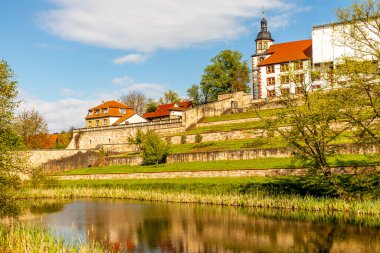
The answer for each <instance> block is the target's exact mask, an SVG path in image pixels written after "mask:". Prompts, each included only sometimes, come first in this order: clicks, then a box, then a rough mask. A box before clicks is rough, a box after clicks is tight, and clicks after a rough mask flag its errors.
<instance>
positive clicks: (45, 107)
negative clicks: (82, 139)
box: [17, 76, 166, 133]
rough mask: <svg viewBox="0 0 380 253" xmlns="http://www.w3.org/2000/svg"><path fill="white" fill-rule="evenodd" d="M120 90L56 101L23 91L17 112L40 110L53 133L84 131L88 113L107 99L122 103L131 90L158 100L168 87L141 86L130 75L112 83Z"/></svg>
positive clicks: (69, 91) (73, 92) (21, 91)
mask: <svg viewBox="0 0 380 253" xmlns="http://www.w3.org/2000/svg"><path fill="white" fill-rule="evenodd" d="M112 83H113V84H116V85H117V87H113V88H112V87H109V89H107V90H102V91H98V92H97V93H96V94H94V95H93V96H92V98H91V99H87V100H84V99H76V98H64V99H58V100H56V101H45V100H43V99H41V98H39V97H37V96H33V95H30V94H28V93H26V92H25V91H23V90H22V89H21V90H20V91H19V100H21V103H20V106H19V108H18V110H17V113H20V112H22V111H24V110H31V109H33V108H34V109H36V110H37V111H38V112H39V113H41V114H42V115H43V116H44V117H45V119H46V120H47V122H48V126H49V131H50V132H51V133H54V132H61V131H62V130H65V131H67V130H68V129H69V128H70V127H72V126H74V127H75V128H82V127H84V126H85V120H84V118H85V116H86V113H87V110H88V109H89V108H91V107H94V106H96V105H98V104H100V103H101V102H102V101H103V100H118V99H119V98H120V97H121V96H122V95H123V94H126V93H128V92H129V91H132V90H136V91H141V92H142V93H144V94H145V95H146V96H147V97H152V98H158V97H160V96H162V94H163V92H164V91H165V90H166V89H165V87H164V85H162V84H156V83H138V82H135V81H134V80H133V79H132V78H130V77H128V76H123V77H117V78H114V79H113V80H112ZM62 92H63V93H66V94H67V95H69V94H68V93H71V94H77V92H75V91H73V90H70V89H63V90H62V91H61V93H62Z"/></svg>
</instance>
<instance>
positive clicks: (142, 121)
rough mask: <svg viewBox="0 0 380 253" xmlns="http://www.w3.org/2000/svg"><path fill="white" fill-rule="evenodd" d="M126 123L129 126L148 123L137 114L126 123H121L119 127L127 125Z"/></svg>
mask: <svg viewBox="0 0 380 253" xmlns="http://www.w3.org/2000/svg"><path fill="white" fill-rule="evenodd" d="M126 122H128V124H134V123H144V122H148V121H147V120H146V119H144V118H143V117H141V116H140V115H138V114H135V115H133V116H132V117H129V118H128V119H126V120H125V121H123V122H121V123H120V124H119V125H122V124H126Z"/></svg>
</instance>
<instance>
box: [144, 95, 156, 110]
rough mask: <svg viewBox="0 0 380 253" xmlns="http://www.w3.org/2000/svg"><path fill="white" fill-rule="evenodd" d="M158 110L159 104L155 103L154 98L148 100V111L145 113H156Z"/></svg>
mask: <svg viewBox="0 0 380 253" xmlns="http://www.w3.org/2000/svg"><path fill="white" fill-rule="evenodd" d="M156 109H157V102H156V101H154V99H153V98H148V101H147V103H146V111H145V112H154V111H156Z"/></svg>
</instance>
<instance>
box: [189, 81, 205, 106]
mask: <svg viewBox="0 0 380 253" xmlns="http://www.w3.org/2000/svg"><path fill="white" fill-rule="evenodd" d="M187 96H188V97H189V98H190V100H191V101H192V102H193V104H194V105H200V104H202V94H201V92H200V89H199V85H197V84H193V85H192V86H191V88H189V89H188V90H187Z"/></svg>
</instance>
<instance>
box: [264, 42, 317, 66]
mask: <svg viewBox="0 0 380 253" xmlns="http://www.w3.org/2000/svg"><path fill="white" fill-rule="evenodd" d="M266 53H267V54H270V55H271V56H269V57H268V58H267V59H265V60H264V61H262V62H261V63H259V66H265V65H270V64H276V63H284V62H291V61H300V60H307V59H311V57H312V40H299V41H292V42H286V43H281V44H273V45H271V46H270V48H269V49H268V51H267V52H266Z"/></svg>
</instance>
